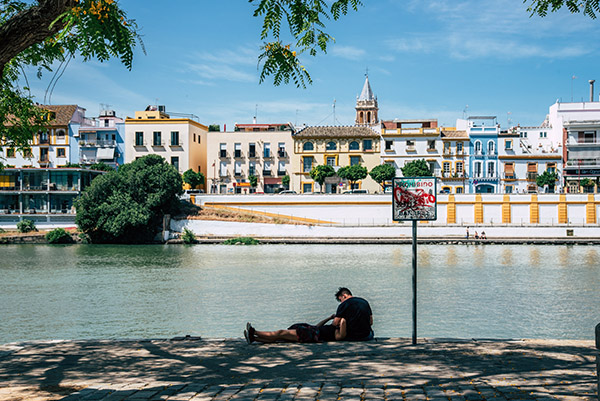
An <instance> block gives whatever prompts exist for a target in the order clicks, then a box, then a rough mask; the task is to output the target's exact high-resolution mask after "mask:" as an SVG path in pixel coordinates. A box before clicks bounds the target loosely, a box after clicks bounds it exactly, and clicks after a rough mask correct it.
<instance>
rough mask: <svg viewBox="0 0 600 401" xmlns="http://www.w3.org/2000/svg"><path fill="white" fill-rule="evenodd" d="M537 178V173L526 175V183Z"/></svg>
mask: <svg viewBox="0 0 600 401" xmlns="http://www.w3.org/2000/svg"><path fill="white" fill-rule="evenodd" d="M537 177H538V173H527V181H535V180H536V179H537Z"/></svg>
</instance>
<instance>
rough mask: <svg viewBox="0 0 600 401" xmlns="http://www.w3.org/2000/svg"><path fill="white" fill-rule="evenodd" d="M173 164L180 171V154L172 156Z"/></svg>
mask: <svg viewBox="0 0 600 401" xmlns="http://www.w3.org/2000/svg"><path fill="white" fill-rule="evenodd" d="M171 165H172V166H173V167H175V169H176V170H177V171H179V157H178V156H173V157H171Z"/></svg>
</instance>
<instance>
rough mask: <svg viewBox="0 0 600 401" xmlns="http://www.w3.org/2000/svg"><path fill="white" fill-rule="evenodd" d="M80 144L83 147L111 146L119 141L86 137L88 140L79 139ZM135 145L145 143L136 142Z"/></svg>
mask: <svg viewBox="0 0 600 401" xmlns="http://www.w3.org/2000/svg"><path fill="white" fill-rule="evenodd" d="M79 146H80V147H83V148H95V147H111V146H117V141H113V140H98V139H86V140H81V141H79ZM135 146H143V145H138V144H136V145H135Z"/></svg>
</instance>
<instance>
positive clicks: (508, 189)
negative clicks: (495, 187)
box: [504, 185, 514, 194]
mask: <svg viewBox="0 0 600 401" xmlns="http://www.w3.org/2000/svg"><path fill="white" fill-rule="evenodd" d="M513 189H514V185H507V186H505V187H504V193H507V194H512V193H513Z"/></svg>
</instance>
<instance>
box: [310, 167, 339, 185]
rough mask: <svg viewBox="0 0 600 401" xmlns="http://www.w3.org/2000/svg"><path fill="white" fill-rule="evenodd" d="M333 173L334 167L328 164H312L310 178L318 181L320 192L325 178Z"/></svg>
mask: <svg viewBox="0 0 600 401" xmlns="http://www.w3.org/2000/svg"><path fill="white" fill-rule="evenodd" d="M334 175H335V169H334V168H333V167H332V166H330V165H328V164H323V165H318V166H314V167H313V168H312V170H310V178H312V179H313V180H315V182H318V183H319V185H320V187H321V192H323V184H324V183H325V179H327V177H332V176H334Z"/></svg>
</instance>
